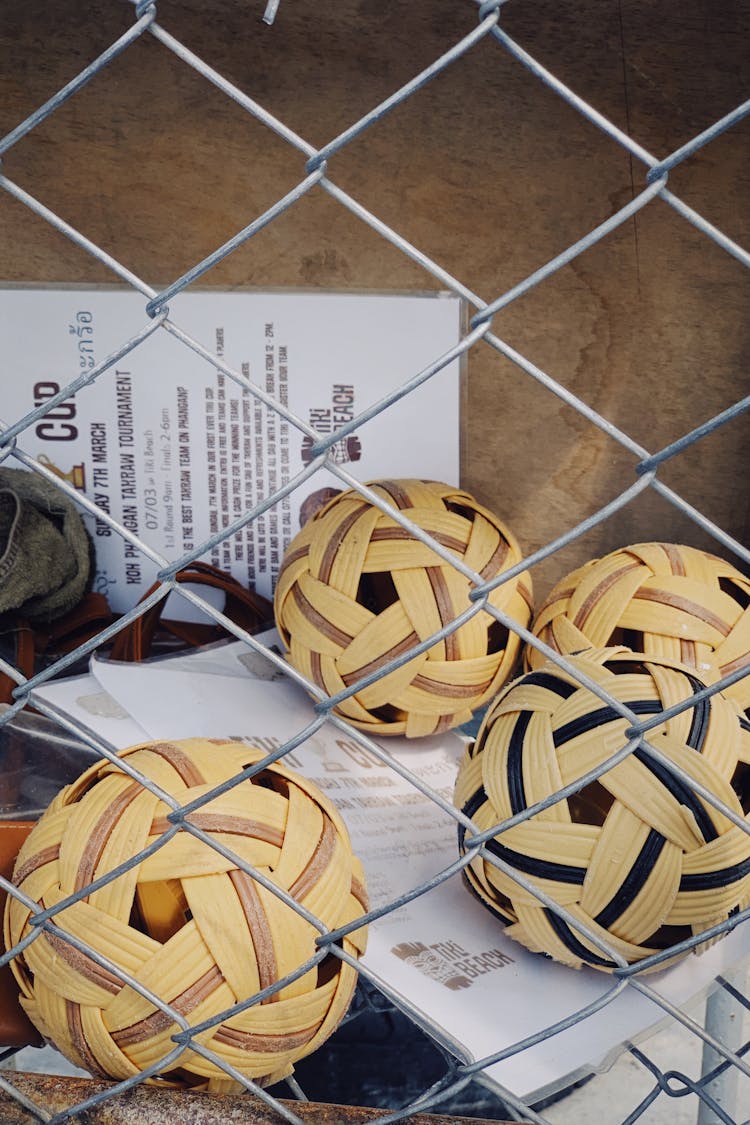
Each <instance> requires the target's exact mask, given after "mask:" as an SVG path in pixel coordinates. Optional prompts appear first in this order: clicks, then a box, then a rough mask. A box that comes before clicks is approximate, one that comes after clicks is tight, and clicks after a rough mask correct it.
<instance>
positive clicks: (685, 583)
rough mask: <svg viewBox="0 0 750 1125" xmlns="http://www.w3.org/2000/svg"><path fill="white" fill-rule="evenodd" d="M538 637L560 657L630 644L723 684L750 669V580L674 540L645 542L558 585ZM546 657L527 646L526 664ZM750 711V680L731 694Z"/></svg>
mask: <svg viewBox="0 0 750 1125" xmlns="http://www.w3.org/2000/svg"><path fill="white" fill-rule="evenodd" d="M533 631H534V633H535V634H536V635H537V636H538V637H539V638H540V640H543V641H544V642H545V643H546V644H548V645H549V646H550V648H552V649H554V650H555V652H560V653H571V652H582V651H583V650H585V649H587V648H602V647H604V646H606V645H619V644H623V645H626V646H627V647H628V648H630V649H633V651H635V652H644V653H648V654H649V655H652V656H658V657H664V658H665V659H667V660H676V661H678V662H679V663H681V664H687V665H690V666H691V667H693V668H695V669H696V671H697V673H698V675H699V676H700V678H701V679H703V680H706V682H707V683H715V682H716V681H717V680H718V679H720V678H721V677H723V676H726V675H728V674H729V673H731V672H734V671H736V670H737V669H739V668H743V667H747V668H748V669H750V578H747V577H746V576H745V575H743V574H741V573H740V571H738V570H737V569H736V567H734V566H732V565H731V563H728V562H727V561H726V560H725V559H721V558H718V557H717V556H715V555H711V554H707V553H706V552H705V551H699V550H697V549H696V548H695V547H684V546H680V545H678V544H674V543H637V544H635V545H634V546H631V547H622V548H620V549H619V550H617V551H612V552H611V553H610V554H608V555H605V556H604V558H601V559H593V560H591V561H590V562H588V563H586V564H585V565H584V566H582V567H579V568H578V569H577V570H574V571H572V572H571V573H570V574H568V575H567V577H565V578H563V579H562V581H560V582H558V583H557V584H556V586H555V587H554V589H553V590H552V591H551V593H550V594H549V596H548V597H547V598H546V599H545V602H544V604H543V605H542V607H541V608H540V609H539V611H538V613H537V614H536V618H535V620H534V625H533ZM544 659H545V658H544V656H543V655H542V654H541V653H540V652H539V651H538V650H537V649H535V648H533V646H531V645H527V646H526V649H525V652H524V662H525V665H526V667H527V668H538V667H539V666H540V665H541V664H543V663H544ZM725 694H727V695H729V696H730V697H731V698H732V699H734V700H735V701H736V702H737V703H739V705H740V706H741V707H742V708H743V709H746V708H748V707H750V675H748V676H746V677H744V678H743V679H741V680H738V681H737V682H736V683H734V684H732V685H730V687H729V688H727V689H726V693H725Z"/></svg>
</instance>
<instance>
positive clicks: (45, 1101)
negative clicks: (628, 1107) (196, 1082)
mask: <svg viewBox="0 0 750 1125" xmlns="http://www.w3.org/2000/svg"><path fill="white" fill-rule="evenodd" d="M2 1076H3V1078H4V1079H6V1080H7V1081H8V1082H10V1083H11V1084H12V1085H13V1086H14V1087H15V1088H16V1089H17V1090H18V1092H19V1093H21V1094H23V1095H24V1096H25V1097H26V1098H29V1099H31V1100H32V1101H33V1102H35V1103H36V1104H37V1105H39V1106H43V1107H44V1108H45V1110H46V1111H47V1112H48V1113H49V1114H50V1115H54V1114H56V1113H60V1112H62V1111H63V1110H65V1109H68V1108H70V1107H71V1106H74V1105H77V1104H78V1103H79V1102H82V1101H83V1100H84V1099H85V1098H89V1097H91V1096H92V1095H93V1094H95V1093H99V1092H101V1091H104V1090H106V1089H109V1088H111V1087H112V1086H113V1085H114V1083H111V1082H100V1081H95V1080H92V1079H85V1078H62V1077H59V1076H56V1075H49V1074H25V1073H21V1072H17V1071H12V1070H8V1071H3V1072H2ZM284 1104H285V1105H288V1106H289V1107H290V1108H292V1109H293V1111H294V1113H296V1114H297V1116H298V1117H299V1118H300V1119H301V1120H302V1121H304V1122H305V1123H306V1125H308V1123H309V1125H365V1123H366V1122H370V1121H376V1120H377V1119H378V1118H379V1117H382V1116H383V1113H384V1112H385V1111H384V1110H382V1109H363V1108H360V1107H357V1106H341V1105H323V1104H321V1103H319V1102H315V1103H313V1102H285V1103H284ZM39 1120H40V1118H39V1117H37V1116H36V1115H35V1114H32V1113H30V1112H28V1111H27V1110H26V1109H24V1108H23V1106H21V1105H20V1104H19V1103H18V1102H17V1101H15V1099H14V1098H13V1097H12V1096H11V1095H10V1094H7V1093H5V1092H4V1091H0V1122H2V1125H32V1123H35V1122H37V1121H39ZM71 1120H72V1121H75V1122H78V1123H79V1125H164V1123H165V1122H166V1121H180V1122H181V1121H189V1122H190V1125H280V1122H281V1121H282V1120H283V1118H282V1117H281V1115H280V1114H279V1113H276V1112H275V1111H274V1110H272V1109H270V1108H269V1107H268V1106H267V1105H265V1103H264V1102H262V1101H260V1100H259V1099H258V1098H255V1097H253V1096H252V1095H251V1094H243V1095H226V1096H223V1097H220V1096H218V1095H214V1094H201V1093H195V1092H192V1091H186V1090H174V1089H169V1090H167V1089H156V1088H155V1087H152V1086H150V1087H144V1086H139V1087H137V1088H136V1089H134V1090H129V1091H128V1092H127V1093H125V1094H121V1095H118V1096H116V1097H114V1098H112V1099H111V1100H109V1101H106V1102H104V1103H103V1104H102V1105H99V1106H97V1107H96V1108H94V1109H90V1110H88V1111H87V1112H86V1113H84V1114H82V1115H81V1116H80V1117H76V1118H72V1119H71ZM405 1125H502V1123H498V1122H493V1123H491V1122H489V1121H487V1120H484V1121H482V1120H480V1119H478V1118H476V1117H472V1118H468V1117H445V1116H443V1115H441V1114H424V1113H416V1114H413V1115H412V1116H411V1117H409V1118H406V1119H405ZM506 1125H511V1123H510V1122H506Z"/></svg>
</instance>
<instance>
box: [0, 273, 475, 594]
mask: <svg viewBox="0 0 750 1125" xmlns="http://www.w3.org/2000/svg"><path fill="white" fill-rule="evenodd" d="M145 304H146V301H145V298H143V297H142V296H140V295H139V294H138V293H135V292H132V291H126V290H120V289H116V288H110V289H107V288H103V289H91V290H90V289H81V288H75V287H74V288H67V287H66V288H58V289H35V288H26V287H21V288H8V289H1V290H0V336H1V338H2V340H3V355H4V365H5V370H6V372H12V377H10V376H9V375H6V377H5V378H4V381H3V396H2V406H1V407H0V418H1V421H0V425H5V426H8V425H11V424H14V423H15V422H16V420H17V419H20V418H22V417H25V416H26V415H27V414H28V413H29V412H30V411H32V410H34V408H36V407H39V406H41V405H43V404H44V403H45V402H46V401H47V400H49V399H50V398H52V397H53V396H54V395H55V394H57V393H58V392H59V391H60V390H61V389H62V388H64V387H66V386H67V385H69V384H70V383H71V382H72V381H73V379H75V378H76V377H78V376H79V375H80V374H81V372H86V371H89V370H92V369H93V368H94V367H95V366H96V365H98V364H100V363H102V362H103V361H104V360H106V359H107V358H108V357H109V356H111V355H112V354H113V353H115V352H116V351H117V350H118V349H121V348H122V347H123V345H124V344H125V343H126V342H127V341H128V340H130V339H132V338H133V337H134V336H136V335H137V334H138V333H140V332H142V331H143V330H144V329H145V328H146V327H147V326H148V325H149V323H151V322H150V320H149V317H148V315H147V313H146V311H145ZM460 320H461V302H460V301H459V300H458V299H457V298H456V297H454V296H452V295H447V294H432V295H426V294H414V295H405V294H369V293H329V292H323V291H309V292H300V291H288V292H268V293H261V292H255V291H233V292H218V291H201V292H192V291H191V292H189V293H184V294H181V295H179V296H178V297H176V298H175V299H174V300H173V301H172V302H170V309H169V321H170V323H173V324H174V325H175V326H176V327H177V328H178V329H179V331H180V332H183V333H185V334H186V335H187V336H189V337H190V338H191V340H194V341H195V342H197V343H198V344H199V345H200V347H201V348H202V349H204V353H205V354H199V353H198V352H197V351H196V350H194V349H193V348H191V347H190V346H187V345H186V343H185V342H184V340H182V339H180V338H178V336H177V335H176V334H174V333H172V332H171V331H169V330H168V329H167V328H166V327H159V328H157V329H155V331H154V332H153V333H152V334H151V335H149V336H148V337H147V338H146V339H144V340H143V341H142V342H141V343H139V345H138V346H137V347H136V348H135V349H134V350H132V351H130V352H129V353H128V354H126V355H125V356H124V357H123V358H122V359H121V360H119V361H118V362H116V363H115V364H114V365H113V366H111V367H109V368H108V369H107V370H106V371H104V372H103V373H102V374H101V375H100V376H98V377H97V378H96V380H95V381H94V382H93V383H91V384H89V385H87V386H84V387H82V388H81V390H80V391H79V392H78V393H77V394H76V395H75V396H73V397H71V398H69V399H67V400H65V401H63V402H60V403H57V404H56V405H55V406H54V407H53V408H52V409H51V411H50V413H48V414H46V415H45V416H43V417H41V418H39V419H37V420H36V421H35V422H34V423H33V424H32V425H31V426H29V427H28V428H27V429H25V430H24V431H22V432H21V433H20V434H19V436H18V445H19V447H20V448H21V449H22V450H23V452H24V453H26V454H29V455H30V456H32V457H34V458H35V459H36V460H38V461H40V462H41V463H42V464H43V465H45V466H46V467H47V468H48V469H50V470H51V471H52V472H54V473H56V474H57V475H58V476H61V477H64V478H65V479H66V480H67V481H68V482H69V483H70V484H72V485H73V486H74V487H75V488H76V489H79V490H80V491H81V492H83V493H85V494H86V496H87V497H89V499H91V500H92V501H93V502H94V503H95V504H96V505H97V507H99V508H100V509H101V510H102V511H103V512H106V513H109V514H110V515H111V516H112V517H113V518H114V519H116V520H117V521H118V522H119V523H120V524H122V525H123V526H124V527H125V528H126V529H127V530H129V531H130V532H132V533H133V534H134V535H136V536H138V538H139V539H140V540H141V541H142V542H144V543H145V544H147V545H148V546H149V547H150V548H152V549H153V550H154V551H156V552H157V553H158V554H160V555H161V556H163V557H164V558H166V559H167V560H168V561H170V562H173V561H175V560H177V559H179V558H180V557H181V556H182V555H183V554H185V553H187V552H191V551H194V550H196V549H197V548H199V547H200V545H201V544H202V543H204V542H205V541H206V540H208V539H209V538H210V537H211V536H213V535H216V533H218V532H220V531H221V530H222V528H225V527H228V526H230V525H232V524H233V523H234V522H235V521H236V520H238V519H239V518H241V517H242V516H243V515H244V513H245V512H247V511H248V510H250V509H252V508H253V507H255V506H256V505H258V504H261V503H262V502H264V501H265V500H267V499H268V497H270V496H272V495H273V494H274V493H275V492H276V491H277V490H279V489H281V488H283V487H284V486H285V485H288V484H289V482H290V481H293V480H294V478H295V476H296V475H297V474H298V473H300V472H301V471H303V469H304V468H305V465H306V464H308V463H309V462H310V448H311V445H312V442H311V440H310V438H309V437H308V436H307V435H305V434H304V433H303V431H302V430H301V429H299V428H297V427H296V426H295V424H294V422H292V421H290V420H289V419H287V418H285V417H283V416H282V415H281V414H279V413H277V412H276V410H275V409H274V408H273V407H272V406H269V405H267V404H266V403H264V402H263V401H262V400H261V399H260V398H259V397H257V396H256V395H254V394H253V393H252V392H251V391H250V390H248V389H247V388H245V387H243V386H241V385H239V384H238V383H237V382H235V380H234V379H232V378H231V377H229V376H228V375H227V374H226V373H225V372H223V371H222V370H220V369H219V368H218V367H217V366H216V362H215V361H217V360H218V361H219V362H221V363H223V364H226V365H227V367H228V368H230V369H231V370H232V371H233V372H237V373H239V374H240V375H241V376H243V377H244V378H246V379H247V380H249V382H250V383H252V384H253V385H255V386H256V387H258V388H260V390H261V391H262V392H264V393H265V394H267V395H268V396H269V397H270V399H272V400H273V403H278V404H279V405H280V406H281V407H283V408H288V409H289V411H291V412H292V414H294V416H295V417H296V418H298V419H300V420H301V421H302V422H303V423H304V424H306V425H307V426H310V427H312V428H313V429H314V430H315V431H316V433H317V434H319V435H321V436H327V435H330V434H332V433H334V432H336V431H337V430H339V429H341V428H342V427H343V426H345V425H346V424H348V423H350V422H352V421H353V420H354V419H355V418H356V417H358V416H359V414H360V413H361V412H362V411H363V410H365V409H366V408H368V407H370V406H371V405H373V404H374V403H377V402H379V401H380V400H381V399H382V398H383V396H384V395H386V394H387V393H389V392H391V391H394V390H396V389H397V388H398V387H400V386H402V385H403V384H404V383H405V382H406V381H407V380H409V379H411V378H413V377H414V376H416V375H418V374H419V373H420V372H421V371H423V370H424V369H426V368H428V367H429V366H430V365H431V364H433V363H435V362H436V361H437V360H438V359H439V358H440V357H441V356H442V355H444V354H445V353H446V352H448V351H449V350H450V349H451V348H452V347H454V346H455V345H456V343H457V341H458V340H459V338H460ZM212 358H213V360H214V362H211V360H212ZM458 415H459V363H458V361H452V362H451V363H450V364H448V365H447V366H446V367H445V368H443V369H442V370H440V371H439V372H438V373H437V374H436V375H435V376H434V377H433V378H431V379H429V380H428V381H426V382H425V383H424V384H423V385H422V386H419V387H418V388H416V389H415V390H414V391H413V392H412V393H410V394H409V395H408V396H406V397H405V398H404V399H402V400H401V401H400V402H399V403H398V406H397V408H396V409H388V410H386V411H385V413H384V414H380V415H378V416H376V417H374V418H373V419H372V420H370V421H367V422H365V423H364V424H363V425H362V427H361V428H356V430H355V431H354V432H351V433H350V434H348V435H347V436H346V437H344V438H342V439H340V440H339V441H338V442H336V443H335V444H334V446H333V447H332V450H333V453H332V456H333V460H334V462H335V463H336V464H344V465H345V466H346V468H347V470H348V471H350V472H351V473H352V475H353V476H355V477H356V478H357V479H358V480H372V479H375V478H377V477H383V476H387V477H409V476H416V477H421V478H432V479H436V480H444V481H446V482H447V483H449V484H457V483H458V476H459V427H458ZM8 464H9V465H13V461H12V459H11V460H10V461H9V462H8ZM330 487H341V483H340V481H338V479H337V478H336V477H335V476H334V475H333V474H332V473H330V472H329V471H328V470H326V469H323V470H320V471H319V472H317V473H315V474H314V475H313V476H312V477H311V478H309V479H307V480H305V481H304V482H302V483H301V484H300V487H299V488H297V489H295V490H294V492H293V494H292V495H289V496H285V497H283V498H281V499H280V500H279V501H277V502H276V503H275V504H274V505H273V506H271V507H270V508H269V509H268V510H266V511H264V512H262V513H260V514H259V515H258V516H257V518H256V519H255V520H253V521H252V522H251V523H248V524H245V526H244V527H242V528H241V529H240V530H238V531H237V532H236V533H234V534H233V535H231V536H230V537H229V538H228V539H226V540H224V541H222V542H220V543H218V544H216V545H214V546H212V548H211V549H210V550H208V551H207V553H206V554H205V555H204V556H203V557H204V558H205V560H206V561H208V562H212V563H213V564H214V565H215V566H218V567H221V569H223V570H226V571H230V572H231V573H232V574H234V576H235V577H236V578H238V579H239V580H240V581H241V582H243V583H252V584H254V585H255V587H256V589H257V590H258V592H259V593H261V594H264V595H266V596H269V595H270V593H271V590H272V587H273V582H274V578H275V575H276V573H277V572H278V568H279V564H280V561H281V558H282V556H283V553H284V550H285V548H286V546H287V544H288V543H289V540H290V539H291V537H292V536H293V535H294V534H295V532H296V531H297V529H298V527H299V525H300V508H301V506H302V504H303V503H304V502H305V500H306V499H307V498H308V497H309V496H310V495H311V494H312V493H314V492H318V490H320V489H324V488H330ZM86 519H87V523H88V525H89V528H90V531H91V533H92V536H93V539H94V542H95V545H96V554H97V575H96V582H95V589H97V590H99V591H101V592H103V593H105V594H106V595H107V597H108V599H109V602H110V604H111V606H112V608H113V609H114V610H115V611H116V612H124V611H126V610H127V609H130V608H131V607H132V606H133V605H134V604H135V603H136V602H137V601H138V600H139V598H140V597H141V596H142V595H143V593H144V592H145V590H146V589H147V588H148V586H150V584H151V582H152V581H153V578H154V575H155V573H156V571H157V565H156V564H155V563H154V562H153V560H151V559H150V558H148V557H147V556H146V555H144V553H143V552H142V551H141V550H139V549H138V547H137V546H136V545H134V544H132V543H130V542H128V541H126V540H125V539H123V538H122V537H121V536H120V535H118V534H117V533H116V532H115V531H113V529H112V528H111V527H110V526H109V525H108V524H107V523H106V521H105V520H102V519H96V518H91V517H89V516H87V517H86Z"/></svg>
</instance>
